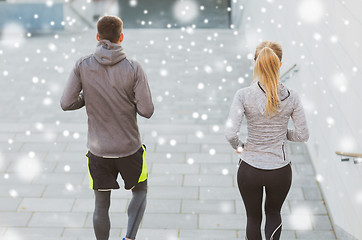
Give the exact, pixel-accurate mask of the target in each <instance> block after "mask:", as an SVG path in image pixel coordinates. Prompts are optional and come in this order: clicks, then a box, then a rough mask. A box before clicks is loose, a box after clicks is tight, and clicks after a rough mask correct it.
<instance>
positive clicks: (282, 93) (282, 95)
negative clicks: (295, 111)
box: [256, 81, 290, 114]
mask: <svg viewBox="0 0 362 240" xmlns="http://www.w3.org/2000/svg"><path fill="white" fill-rule="evenodd" d="M256 85H257V88H260V91H262V92H263V94H264V95H265V90H264V86H263V85H262V84H261V83H260V82H259V81H258V82H257V83H256ZM265 96H266V95H265ZM278 96H279V99H280V105H279V108H278V110H277V111H278V112H281V111H282V110H283V109H284V108H285V106H286V105H287V103H286V101H284V100H286V99H287V98H288V97H289V96H290V92H289V90H288V88H286V87H285V86H284V85H283V84H282V83H279V89H278ZM265 101H266V97H265ZM265 101H262V102H259V104H258V108H259V111H260V112H261V113H263V114H266V104H265Z"/></svg>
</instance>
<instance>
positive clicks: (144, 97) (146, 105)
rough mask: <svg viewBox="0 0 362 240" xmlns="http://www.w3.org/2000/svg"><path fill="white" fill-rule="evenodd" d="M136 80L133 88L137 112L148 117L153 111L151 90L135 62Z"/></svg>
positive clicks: (145, 77)
mask: <svg viewBox="0 0 362 240" xmlns="http://www.w3.org/2000/svg"><path fill="white" fill-rule="evenodd" d="M135 70H136V82H135V85H134V88H133V91H134V93H135V99H136V108H137V113H138V114H139V115H141V116H142V117H145V118H150V117H151V116H152V114H153V112H154V106H153V102H152V96H151V90H150V87H149V86H148V81H147V76H146V74H145V73H144V71H143V69H142V67H141V65H140V64H139V63H137V62H136V68H135Z"/></svg>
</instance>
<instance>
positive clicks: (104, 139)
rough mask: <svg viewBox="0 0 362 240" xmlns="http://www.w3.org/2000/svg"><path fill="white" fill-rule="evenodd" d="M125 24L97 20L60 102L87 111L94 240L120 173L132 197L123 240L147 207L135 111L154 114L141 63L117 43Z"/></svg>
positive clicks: (131, 235)
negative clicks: (93, 43)
mask: <svg viewBox="0 0 362 240" xmlns="http://www.w3.org/2000/svg"><path fill="white" fill-rule="evenodd" d="M122 29H123V22H122V20H121V19H120V18H118V17H114V16H104V17H102V18H101V19H100V20H99V21H98V22H97V31H98V33H97V40H98V41H99V42H98V45H97V48H96V51H95V53H93V54H91V55H88V56H86V57H82V58H81V59H79V60H78V61H77V62H76V64H75V67H74V68H73V70H72V72H71V74H70V77H69V80H68V83H67V85H66V87H65V90H64V93H63V96H62V98H61V101H60V103H61V107H62V109H63V110H64V111H68V110H76V109H80V108H82V107H83V106H85V107H86V110H87V115H88V144H87V147H88V149H89V151H88V153H87V158H88V170H89V187H90V188H91V189H94V194H95V210H94V214H93V226H94V232H95V235H96V238H97V240H107V239H108V238H109V233H110V225H111V224H110V219H109V214H108V211H109V207H110V196H111V190H112V189H118V188H119V185H118V183H117V181H116V179H117V176H118V173H120V174H121V176H122V178H123V181H124V185H125V189H127V190H132V193H133V196H132V200H131V202H130V204H129V207H128V227H127V234H126V238H124V239H126V240H131V239H135V238H136V234H137V231H138V227H139V225H140V222H141V220H142V217H143V215H144V211H145V208H146V194H147V165H146V147H145V146H144V145H142V144H141V140H140V134H139V131H138V125H137V113H138V114H139V115H141V116H142V117H145V118H150V117H151V116H152V114H153V111H154V106H153V103H152V97H151V92H150V89H149V86H148V82H147V77H146V75H145V73H144V71H143V69H142V67H141V65H140V64H139V63H138V62H136V61H133V60H130V59H128V58H127V57H126V54H125V53H124V51H123V48H122V46H121V42H122V41H123V38H124V35H123V33H122Z"/></svg>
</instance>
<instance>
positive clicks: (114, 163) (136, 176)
mask: <svg viewBox="0 0 362 240" xmlns="http://www.w3.org/2000/svg"><path fill="white" fill-rule="evenodd" d="M86 156H87V158H88V173H89V188H90V189H94V190H108V189H119V185H118V182H117V177H118V173H120V174H121V176H122V179H123V181H124V188H125V189H127V190H129V189H132V188H134V187H135V186H136V185H137V184H138V183H140V182H144V181H146V180H147V164H146V146H145V145H142V147H141V148H140V149H138V151H137V152H136V153H134V154H132V155H130V156H127V157H120V158H103V157H98V156H96V155H94V154H92V153H91V152H90V151H88V153H87V155H86Z"/></svg>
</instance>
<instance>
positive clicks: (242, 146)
mask: <svg viewBox="0 0 362 240" xmlns="http://www.w3.org/2000/svg"><path fill="white" fill-rule="evenodd" d="M235 151H236V153H237V154H240V153H241V152H242V151H244V144H242V145H241V146H239V147H238V148H237V149H236V150H235Z"/></svg>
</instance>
